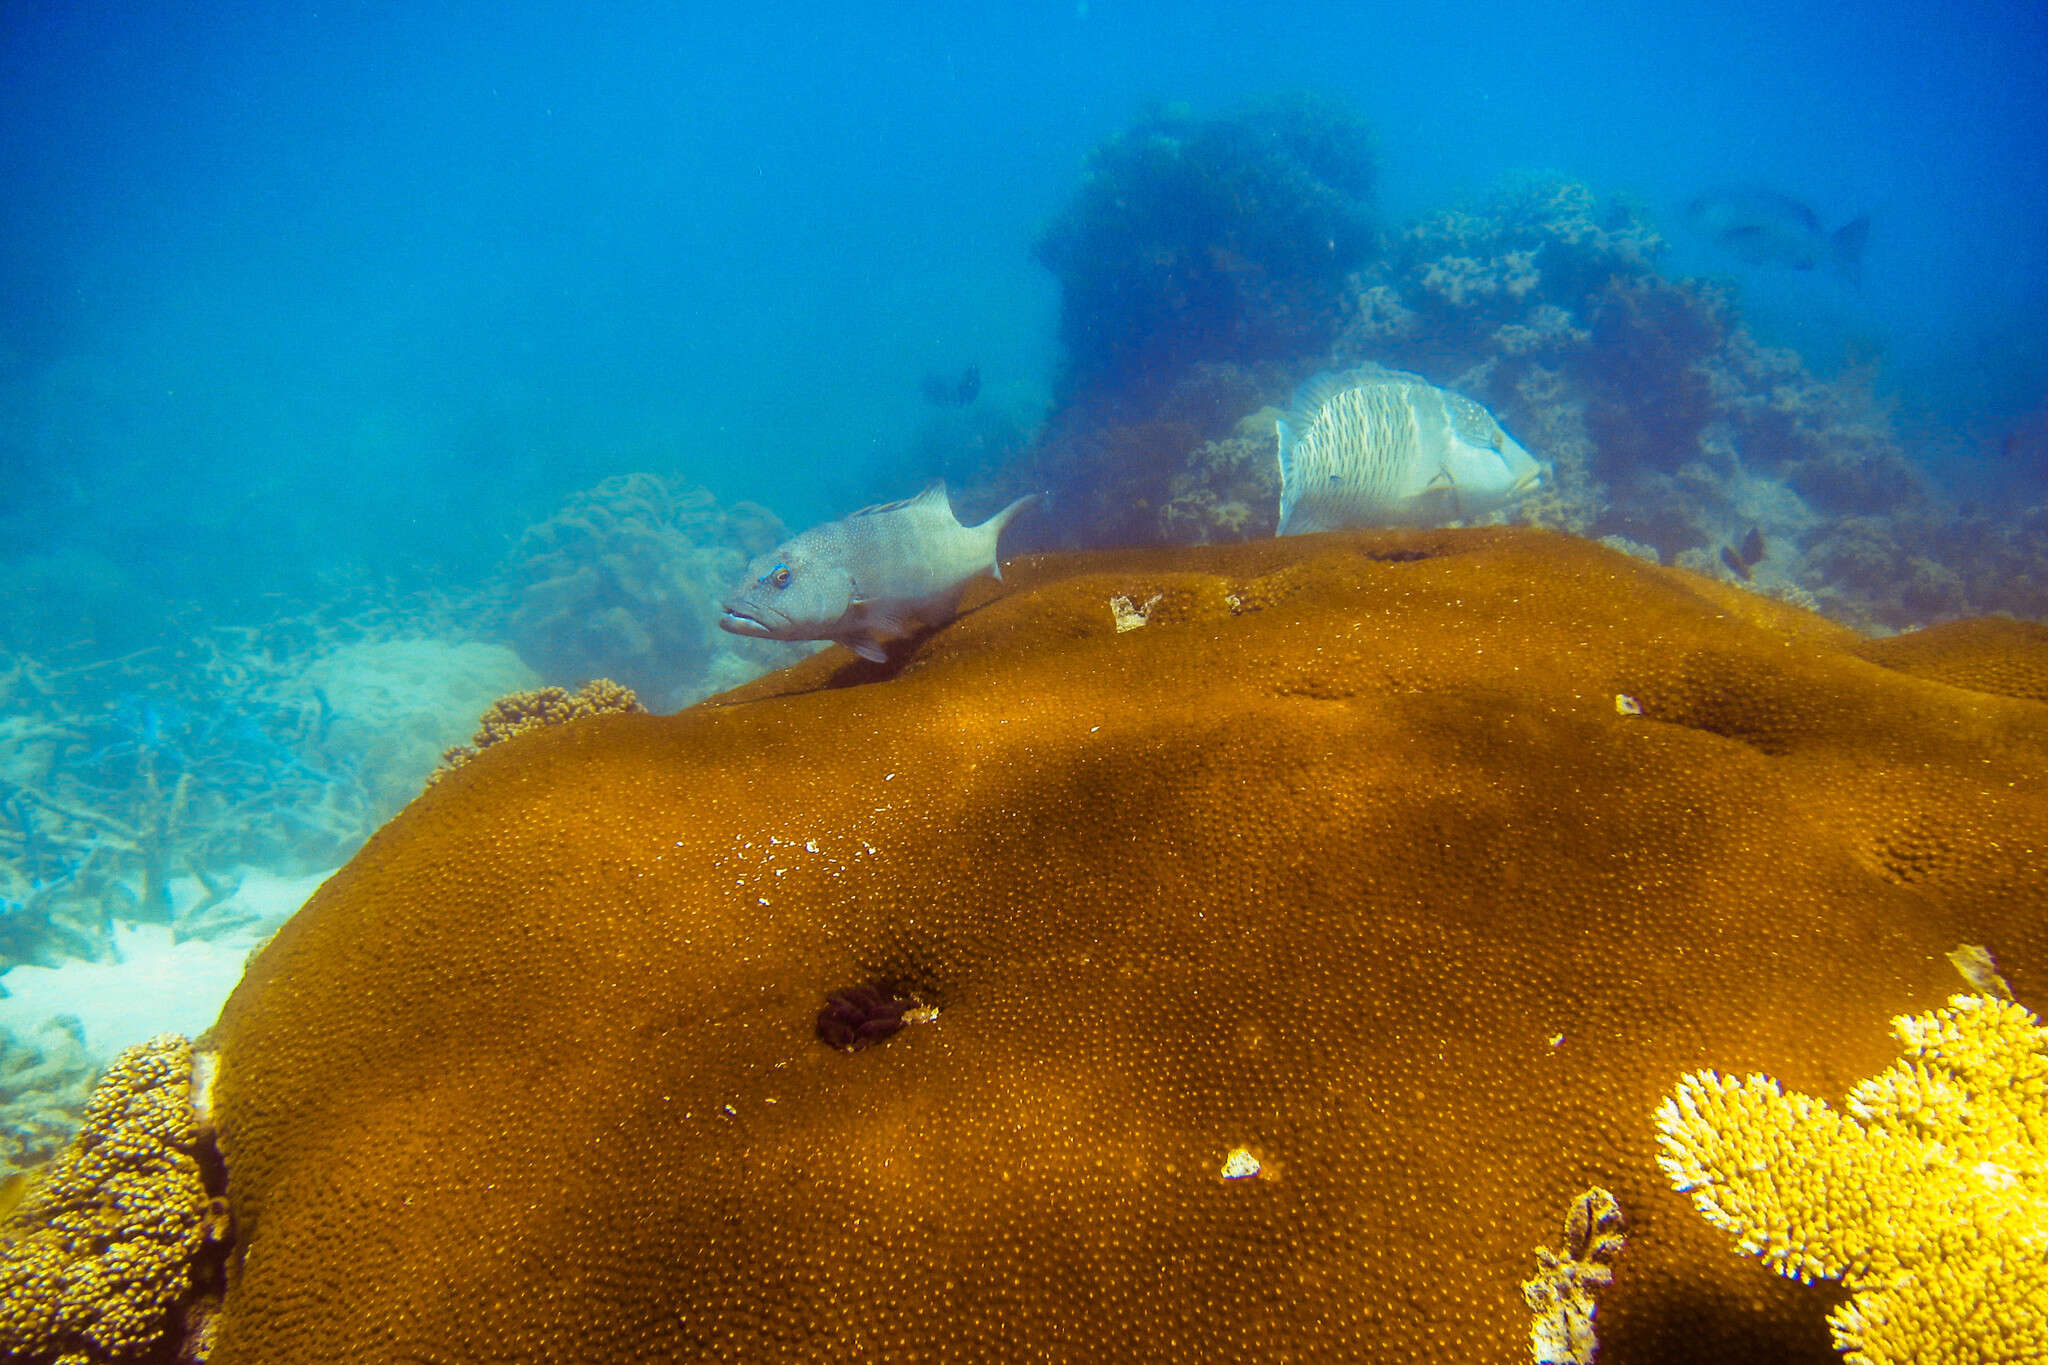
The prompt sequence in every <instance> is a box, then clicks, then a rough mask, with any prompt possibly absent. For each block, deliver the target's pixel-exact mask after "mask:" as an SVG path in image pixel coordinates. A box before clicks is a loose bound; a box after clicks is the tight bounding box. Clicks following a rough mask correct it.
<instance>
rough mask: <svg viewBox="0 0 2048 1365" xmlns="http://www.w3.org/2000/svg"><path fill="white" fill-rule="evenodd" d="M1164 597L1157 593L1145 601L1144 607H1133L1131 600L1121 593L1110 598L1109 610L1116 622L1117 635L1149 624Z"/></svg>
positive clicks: (1162, 594)
mask: <svg viewBox="0 0 2048 1365" xmlns="http://www.w3.org/2000/svg"><path fill="white" fill-rule="evenodd" d="M1164 596H1165V594H1164V593H1157V592H1155V593H1153V594H1152V595H1151V596H1150V597H1148V598H1146V599H1145V605H1144V606H1142V607H1140V606H1136V605H1133V603H1132V601H1131V599H1130V598H1128V597H1126V596H1124V595H1123V594H1121V593H1119V594H1117V595H1116V596H1115V597H1112V598H1110V599H1109V610H1110V615H1111V617H1112V618H1113V619H1114V620H1115V621H1116V633H1117V634H1119V635H1121V634H1123V633H1124V632H1125V631H1127V630H1136V629H1137V628H1138V627H1139V626H1142V625H1146V624H1148V623H1149V622H1150V621H1151V620H1152V608H1154V607H1156V606H1158V605H1159V599H1160V598H1161V597H1164Z"/></svg>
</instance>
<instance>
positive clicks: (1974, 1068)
mask: <svg viewBox="0 0 2048 1365" xmlns="http://www.w3.org/2000/svg"><path fill="white" fill-rule="evenodd" d="M1892 1029H1893V1031H1894V1032H1895V1033H1897V1034H1898V1036H1899V1040H1900V1041H1901V1042H1902V1043H1904V1044H1905V1055H1904V1056H1902V1057H1901V1058H1900V1059H1899V1060H1898V1062H1897V1063H1895V1064H1894V1065H1893V1066H1892V1067H1890V1068H1889V1069H1888V1070H1886V1071H1884V1072H1881V1073H1880V1074H1878V1075H1876V1076H1873V1077H1872V1078H1871V1079H1869V1080H1867V1081H1864V1082H1863V1083H1862V1084H1860V1085H1858V1086H1857V1087H1856V1088H1855V1089H1854V1090H1852V1091H1850V1092H1849V1098H1848V1102H1847V1104H1846V1105H1845V1106H1844V1110H1846V1112H1844V1110H1837V1109H1834V1108H1831V1107H1830V1106H1828V1105H1827V1104H1826V1103H1824V1102H1823V1101H1821V1100H1817V1099H1814V1098H1812V1097H1810V1096H1807V1095H1800V1094H1796V1093H1795V1094H1787V1093H1785V1092H1784V1091H1783V1090H1782V1089H1781V1088H1780V1087H1779V1085H1778V1083H1777V1082H1776V1081H1773V1080H1771V1079H1770V1078H1769V1077H1765V1076H1745V1077H1741V1078H1737V1077H1733V1076H1723V1075H1720V1074H1719V1073H1717V1072H1713V1071H1700V1072H1695V1073H1694V1074H1692V1075H1690V1076H1687V1077H1685V1078H1684V1079H1683V1080H1681V1081H1680V1082H1679V1084H1678V1089H1677V1090H1676V1092H1674V1093H1673V1094H1672V1095H1671V1096H1669V1097H1668V1098H1666V1099H1665V1101H1664V1103H1663V1104H1662V1105H1660V1106H1659V1107H1658V1109H1657V1124H1658V1127H1659V1128H1660V1129H1661V1130H1662V1131H1661V1136H1660V1137H1659V1139H1658V1141H1659V1143H1660V1144H1661V1145H1662V1147H1663V1148H1664V1151H1663V1153H1662V1154H1661V1155H1660V1156H1659V1157H1658V1163H1659V1164H1660V1165H1661V1166H1663V1168H1664V1171H1665V1173H1666V1174H1667V1175H1669V1176H1670V1177H1671V1181H1672V1183H1673V1184H1674V1185H1675V1186H1676V1187H1677V1188H1678V1189H1679V1190H1680V1191H1681V1192H1689V1193H1690V1194H1691V1195H1692V1197H1693V1202H1694V1204H1696V1205H1697V1206H1698V1208H1699V1210H1700V1212H1701V1213H1703V1214H1705V1215H1706V1216H1707V1218H1708V1220H1709V1221H1711V1222H1712V1223H1714V1224H1715V1225H1716V1226H1718V1227H1721V1228H1724V1229H1726V1230H1728V1231H1729V1232H1732V1233H1734V1234H1735V1235H1736V1236H1737V1237H1738V1238H1740V1239H1741V1242H1740V1244H1741V1249H1742V1250H1743V1251H1746V1252H1749V1253H1750V1254H1752V1255H1757V1256H1761V1257H1763V1258H1764V1260H1765V1262H1766V1263H1768V1264H1769V1265H1770V1266H1771V1267H1772V1268H1773V1269H1774V1270H1776V1271H1778V1272H1779V1273H1780V1274H1783V1275H1789V1276H1792V1277H1793V1278H1796V1279H1800V1280H1808V1279H1817V1278H1819V1279H1839V1280H1840V1281H1841V1282H1842V1283H1843V1284H1844V1285H1846V1286H1847V1287H1848V1288H1850V1289H1852V1290H1855V1291H1856V1294H1855V1297H1854V1298H1852V1299H1851V1300H1850V1301H1849V1302H1848V1303H1846V1304H1844V1305H1843V1306H1842V1307H1841V1308H1839V1309H1837V1310H1836V1311H1835V1312H1834V1313H1833V1314H1831V1315H1830V1317H1829V1319H1828V1322H1829V1326H1830V1327H1831V1328H1832V1329H1833V1331H1834V1338H1835V1345H1836V1346H1837V1347H1838V1348H1839V1349H1841V1350H1843V1351H1845V1352H1847V1353H1848V1359H1849V1360H1851V1361H1854V1362H1858V1363H1859V1365H1894V1362H1913V1365H1944V1363H1945V1362H1951V1361H1953V1362H1970V1363H1971V1365H1976V1363H1977V1362H1982V1361H2019V1360H2028V1361H2039V1360H2042V1359H2048V1029H2043V1028H2042V1027H2041V1026H2040V1024H2039V1022H2038V1021H2037V1020H2036V1019H2035V1017H2034V1015H2033V1014H2032V1013H2031V1012H2030V1011H2028V1010H2026V1009H2024V1008H2022V1007H2021V1006H2019V1005H2016V1004H2014V1003H2012V1002H2011V1001H2009V1000H1999V999H1996V998H1993V997H1990V996H1982V995H1958V996H1954V997H1952V998H1951V999H1950V1000H1949V1004H1948V1008H1946V1009H1943V1010H1937V1011H1934V1012H1931V1013H1928V1014H1920V1015H1914V1016H1912V1017H1910V1018H1909V1017H1903V1016H1902V1017H1900V1018H1897V1019H1894V1020H1893V1021H1892Z"/></svg>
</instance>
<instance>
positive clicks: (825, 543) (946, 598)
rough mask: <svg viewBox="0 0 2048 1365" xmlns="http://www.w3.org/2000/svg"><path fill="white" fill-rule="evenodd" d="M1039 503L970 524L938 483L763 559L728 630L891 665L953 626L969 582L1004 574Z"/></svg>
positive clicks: (739, 592) (730, 612)
mask: <svg viewBox="0 0 2048 1365" xmlns="http://www.w3.org/2000/svg"><path fill="white" fill-rule="evenodd" d="M1037 496H1038V495H1037V494H1035V493H1027V494H1025V495H1024V496H1023V497H1021V498H1019V499H1017V500H1016V501H1015V502H1013V503H1011V504H1010V505H1009V506H1008V507H1005V508H1004V509H1003V510H1002V511H1000V512H998V513H996V514H995V515H994V516H992V517H990V518H989V519H988V520H987V521H984V522H983V523H981V525H979V526H962V525H961V524H960V520H959V518H958V517H955V516H954V515H953V504H952V502H951V500H950V499H948V498H947V496H946V486H945V485H944V484H942V483H935V484H933V485H932V486H931V487H930V488H927V489H925V490H924V492H922V493H920V494H918V495H917V496H916V497H914V498H906V499H904V500H903V501H901V502H890V503H883V504H881V505H879V506H876V507H863V508H862V509H861V510H860V511H858V512H855V513H854V514H853V515H852V516H849V517H842V518H841V519H839V520H838V521H830V522H826V523H825V524H824V525H823V526H813V527H812V528H811V529H810V530H808V531H805V532H803V533H802V534H801V535H796V536H792V537H790V538H789V539H788V540H785V541H784V542H782V544H780V545H778V546H776V547H775V548H774V549H772V550H770V551H768V552H767V553H766V554H761V555H756V556H754V561H753V563H751V564H749V565H747V573H746V577H745V578H743V579H742V580H741V581H740V585H739V587H738V588H737V589H735V590H734V592H733V594H732V596H730V597H728V598H727V599H726V601H725V613H724V614H723V615H722V616H720V617H719V618H718V624H719V625H720V626H722V627H723V628H724V629H726V630H729V631H731V632H732V633H733V634H735V635H752V636H755V637H756V638H759V639H763V640H833V641H836V642H838V643H839V644H842V645H845V646H846V647H848V648H849V649H851V650H853V652H854V653H856V654H858V655H860V656H861V657H862V658H863V659H872V660H873V661H874V662H876V663H882V662H884V661H886V660H887V658H888V655H887V654H886V653H884V652H883V648H882V647H883V646H884V645H886V644H888V643H889V642H890V641H891V640H900V639H902V638H903V637H904V636H906V635H908V634H910V633H911V632H912V631H914V630H917V629H918V628H919V627H920V626H935V625H940V624H942V623H944V622H946V621H948V620H951V619H952V616H953V613H954V612H955V611H956V610H958V608H959V605H960V591H961V589H962V588H964V587H966V586H967V580H968V579H970V578H972V577H974V576H975V575H976V574H978V573H987V574H990V575H992V576H994V577H996V578H1001V577H1002V576H1003V572H1002V569H1001V568H1000V567H999V566H998V565H997V563H996V540H997V538H998V537H1000V536H1001V535H1002V533H1003V528H1004V527H1005V526H1008V525H1009V524H1010V519H1011V518H1012V517H1014V516H1016V515H1017V514H1018V513H1019V512H1021V511H1023V510H1024V509H1025V507H1027V506H1029V505H1030V504H1031V503H1032V502H1033V501H1035V500H1036V499H1037Z"/></svg>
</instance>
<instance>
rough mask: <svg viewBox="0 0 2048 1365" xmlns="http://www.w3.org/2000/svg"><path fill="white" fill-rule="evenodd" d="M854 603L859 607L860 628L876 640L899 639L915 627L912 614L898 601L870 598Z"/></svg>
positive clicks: (915, 623)
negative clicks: (882, 600)
mask: <svg viewBox="0 0 2048 1365" xmlns="http://www.w3.org/2000/svg"><path fill="white" fill-rule="evenodd" d="M855 605H856V606H858V607H859V608H860V609H861V610H860V626H861V629H862V630H863V631H865V632H867V633H868V634H869V635H871V636H873V637H874V638H875V639H877V640H900V639H902V638H903V637H904V636H906V635H908V634H910V632H911V631H912V630H914V629H916V627H917V622H916V620H915V619H914V617H913V614H912V613H911V612H909V611H908V610H906V609H905V608H904V606H903V605H902V604H901V603H900V602H881V601H877V600H875V599H873V598H870V599H869V600H868V601H865V602H858V603H855Z"/></svg>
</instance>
